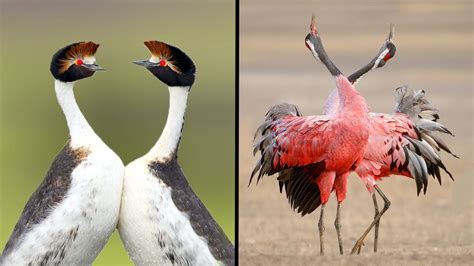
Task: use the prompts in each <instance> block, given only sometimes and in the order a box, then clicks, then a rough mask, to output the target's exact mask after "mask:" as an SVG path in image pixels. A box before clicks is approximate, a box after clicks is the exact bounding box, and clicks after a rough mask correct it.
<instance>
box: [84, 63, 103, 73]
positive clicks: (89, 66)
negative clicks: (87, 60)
mask: <svg viewBox="0 0 474 266" xmlns="http://www.w3.org/2000/svg"><path fill="white" fill-rule="evenodd" d="M82 66H83V67H85V68H87V69H89V70H91V71H104V70H105V68H103V67H101V66H99V65H98V64H96V63H94V64H82Z"/></svg>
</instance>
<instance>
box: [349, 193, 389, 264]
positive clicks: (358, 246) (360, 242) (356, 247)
mask: <svg viewBox="0 0 474 266" xmlns="http://www.w3.org/2000/svg"><path fill="white" fill-rule="evenodd" d="M374 188H375V190H376V191H377V193H379V195H380V197H382V199H383V201H384V206H383V209H382V210H381V211H380V213H378V214H377V215H376V216H375V218H374V220H373V221H372V223H371V224H370V225H369V227H368V228H367V230H365V232H364V233H363V234H362V236H361V237H360V238H359V240H357V242H356V243H355V245H354V247H353V248H352V251H351V255H352V254H355V253H356V252H357V254H359V253H360V249H361V248H362V246H363V245H364V239H365V237H366V236H367V234H368V233H369V232H370V230H371V229H372V227H374V226H375V224H376V223H378V222H379V221H380V217H382V215H383V214H384V213H385V211H387V209H388V208H389V207H390V201H389V200H388V198H387V197H386V196H385V194H383V192H382V190H381V189H380V188H379V187H378V186H377V185H375V186H374Z"/></svg>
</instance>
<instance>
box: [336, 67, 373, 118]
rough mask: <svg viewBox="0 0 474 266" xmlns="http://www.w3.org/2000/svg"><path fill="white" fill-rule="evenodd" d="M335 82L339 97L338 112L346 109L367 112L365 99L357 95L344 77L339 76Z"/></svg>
mask: <svg viewBox="0 0 474 266" xmlns="http://www.w3.org/2000/svg"><path fill="white" fill-rule="evenodd" d="M335 80H336V87H337V92H338V96H339V110H340V111H342V109H346V108H349V109H354V108H356V109H359V108H361V109H363V110H367V104H366V103H365V99H364V98H363V97H361V96H360V95H359V93H358V92H357V91H356V89H355V88H354V86H353V85H352V84H351V82H350V81H349V80H348V79H347V78H346V77H344V76H343V75H339V76H337V77H336V78H335ZM347 110H348V109H346V111H347Z"/></svg>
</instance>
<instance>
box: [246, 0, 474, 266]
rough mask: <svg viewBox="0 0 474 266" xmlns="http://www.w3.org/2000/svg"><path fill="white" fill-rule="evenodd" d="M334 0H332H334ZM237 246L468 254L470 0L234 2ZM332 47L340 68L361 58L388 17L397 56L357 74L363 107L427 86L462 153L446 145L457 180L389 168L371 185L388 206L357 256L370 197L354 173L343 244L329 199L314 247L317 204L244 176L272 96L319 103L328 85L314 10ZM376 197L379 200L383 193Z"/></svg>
mask: <svg viewBox="0 0 474 266" xmlns="http://www.w3.org/2000/svg"><path fill="white" fill-rule="evenodd" d="M334 2H335V1H334ZM240 6H241V8H240V25H241V26H240V27H241V28H240V29H241V30H240V129H239V130H240V134H239V136H240V147H239V151H240V165H239V171H240V176H239V189H240V195H239V196H240V201H239V234H240V235H239V242H240V243H239V252H240V254H239V258H240V263H241V265H316V264H321V263H331V264H336V265H345V264H351V265H379V264H383V265H468V264H471V265H472V264H473V263H474V255H473V250H474V241H473V240H474V200H473V197H472V195H473V192H474V181H473V176H472V174H473V169H474V163H473V162H474V160H473V151H474V147H473V144H474V143H473V125H474V124H473V115H474V107H473V104H474V98H473V88H474V87H473V85H474V84H473V83H474V78H473V74H474V73H473V63H472V62H473V49H474V48H473V27H474V26H473V10H474V8H473V4H472V2H471V1H449V2H441V1H440V2H435V1H432V2H417V3H412V1H390V2H383V3H379V1H371V2H365V1H364V2H361V1H344V2H339V1H338V2H337V4H336V3H331V2H329V1H328V2H315V1H298V2H296V3H295V2H294V1H285V2H283V1H268V2H265V1H250V0H244V1H241V2H240ZM312 12H314V13H315V14H316V16H317V20H318V24H319V32H320V35H321V37H322V40H323V42H324V45H325V47H326V50H327V52H328V54H329V56H330V57H331V58H332V59H333V61H334V62H335V63H336V65H338V66H339V68H340V69H341V70H342V71H343V72H344V73H346V74H350V73H351V72H352V71H355V70H356V69H357V68H358V67H360V66H362V65H363V64H364V63H367V62H368V61H369V60H370V59H372V57H373V56H374V55H375V53H376V52H377V51H378V49H379V47H380V46H381V44H382V42H383V40H384V38H385V37H386V34H387V33H388V25H389V23H390V22H393V23H395V24H396V29H395V43H396V45H397V53H396V55H395V58H394V59H393V60H392V61H390V62H388V64H387V65H386V66H385V67H384V68H382V69H377V70H375V71H373V72H371V73H369V74H368V75H367V76H366V77H365V78H364V79H362V80H361V81H360V82H359V84H358V85H357V89H358V90H359V91H360V92H361V93H362V95H364V96H365V97H366V99H367V102H368V103H369V105H370V108H371V111H376V112H391V110H392V108H393V106H394V89H395V88H396V87H398V86H401V85H404V84H407V85H409V86H412V87H414V88H419V89H425V90H426V93H427V96H428V97H429V99H430V100H431V102H432V103H433V104H435V106H437V107H438V109H439V110H440V111H441V120H440V121H441V122H442V123H444V124H445V125H446V126H447V127H448V128H450V129H452V131H453V132H454V133H455V135H456V136H455V137H454V138H453V137H450V136H446V137H445V139H446V141H447V143H448V145H449V146H450V147H451V148H452V150H453V151H454V152H455V153H456V154H457V155H459V156H460V157H461V159H455V158H452V157H450V156H448V154H443V155H442V158H443V160H444V161H445V164H446V165H447V167H448V169H449V170H450V171H451V172H452V173H453V175H454V177H455V182H452V181H451V180H450V179H449V178H448V177H447V175H444V176H443V185H442V186H439V185H438V184H437V182H436V181H435V180H433V179H431V180H429V187H428V192H427V194H426V195H420V196H419V197H417V196H416V186H415V182H414V181H413V180H410V179H407V178H404V177H399V176H394V177H390V178H386V179H385V180H384V181H382V182H380V183H379V185H380V187H381V188H382V190H383V191H384V192H385V194H386V195H387V197H388V198H389V199H390V200H391V202H392V206H391V207H390V209H389V210H388V211H387V212H386V214H385V215H384V216H383V218H382V220H381V226H380V235H379V251H378V252H377V253H376V254H374V253H373V234H370V235H369V237H368V238H367V241H366V246H365V247H364V248H363V250H362V252H361V254H360V255H359V256H349V255H348V254H349V253H350V250H351V249H352V246H353V245H354V243H355V241H356V239H357V238H358V237H359V236H360V234H361V233H362V232H363V230H364V229H365V228H366V226H368V224H369V223H370V222H371V220H372V218H373V204H372V199H371V196H370V195H369V193H367V191H366V189H365V187H364V186H363V184H362V182H360V180H358V177H357V176H356V175H351V176H350V178H349V188H348V196H347V198H346V200H345V202H344V203H343V205H342V213H341V218H342V237H343V244H344V251H345V255H344V256H340V255H339V250H338V246H337V238H336V232H335V229H334V226H333V222H334V218H335V212H336V204H335V200H334V197H331V199H330V202H329V204H328V205H327V207H326V212H325V218H326V219H325V224H326V237H325V240H326V256H324V257H321V256H320V255H319V235H318V231H317V220H318V218H319V209H318V210H316V211H315V212H314V213H312V214H311V215H307V216H305V217H303V218H302V217H301V216H300V215H298V214H296V213H294V212H293V211H292V210H291V209H290V207H289V204H288V203H287V200H286V198H285V196H284V195H282V194H280V193H279V191H278V184H277V182H276V181H275V178H274V177H265V178H264V179H263V180H262V181H261V182H260V183H259V184H258V186H255V184H252V185H251V186H250V187H247V184H248V180H249V175H250V172H251V170H252V168H253V166H254V164H255V161H256V158H254V157H253V156H252V153H251V144H252V137H253V133H254V131H255V129H256V128H257V126H258V125H259V123H261V122H262V121H263V116H264V114H265V112H266V111H267V110H268V108H269V107H270V106H271V105H273V104H276V103H280V102H289V103H293V104H296V105H298V106H299V107H300V108H301V110H302V112H303V113H304V114H318V113H320V112H321V109H322V105H323V102H324V100H325V98H326V96H327V95H328V94H329V92H330V91H331V90H332V88H333V87H334V83H333V81H332V79H331V77H330V75H329V74H328V72H327V70H326V69H325V68H324V67H323V66H322V65H321V64H320V63H318V62H315V61H314V59H313V58H312V57H311V55H310V53H309V51H308V50H307V49H306V48H305V46H304V37H305V36H306V34H307V33H308V26H309V21H310V17H311V13H312ZM379 202H380V204H381V202H382V201H381V200H380V201H379Z"/></svg>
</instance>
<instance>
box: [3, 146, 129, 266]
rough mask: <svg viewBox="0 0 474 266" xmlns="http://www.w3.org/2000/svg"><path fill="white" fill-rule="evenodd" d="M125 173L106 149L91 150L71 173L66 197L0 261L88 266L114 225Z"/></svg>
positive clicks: (21, 263) (118, 161)
mask: <svg viewBox="0 0 474 266" xmlns="http://www.w3.org/2000/svg"><path fill="white" fill-rule="evenodd" d="M123 173H124V166H123V163H122V161H121V160H120V158H119V157H118V156H117V155H116V154H115V153H114V152H112V151H111V150H110V149H109V148H107V147H106V146H105V145H103V146H102V145H99V146H98V147H90V153H89V155H88V156H87V158H86V159H85V160H84V161H83V162H81V163H80V164H79V165H78V166H77V167H76V169H74V171H73V172H72V175H71V178H72V180H71V185H70V188H69V191H68V193H67V194H66V196H65V198H64V199H63V200H62V201H61V202H60V203H59V204H58V206H57V207H56V208H54V209H53V210H52V212H51V213H50V214H49V216H48V217H47V218H46V219H44V220H43V221H42V222H41V223H40V224H37V225H35V226H34V227H33V229H32V230H31V231H29V232H28V233H26V235H25V238H24V239H23V240H22V241H21V242H20V244H19V245H18V246H17V247H16V248H15V250H14V251H13V252H11V253H10V254H9V256H8V257H6V258H3V259H4V261H3V263H5V265H25V264H28V263H29V262H32V263H33V265H36V264H38V263H39V262H40V261H41V260H42V259H44V256H45V254H46V255H49V258H48V259H49V260H48V263H47V264H54V263H55V262H60V264H61V265H89V264H91V263H92V262H93V261H94V259H95V258H96V257H97V255H98V254H99V252H100V251H101V250H102V248H103V247H104V246H105V244H106V243H107V240H108V239H109V237H110V235H111V234H112V233H113V231H114V229H115V227H116V224H117V220H118V214H119V209H120V197H121V190H122V184H123ZM58 250H59V251H60V252H57V251H58ZM61 250H64V252H61ZM53 251H56V252H53ZM41 256H42V257H41ZM61 257H62V258H61Z"/></svg>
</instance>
